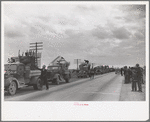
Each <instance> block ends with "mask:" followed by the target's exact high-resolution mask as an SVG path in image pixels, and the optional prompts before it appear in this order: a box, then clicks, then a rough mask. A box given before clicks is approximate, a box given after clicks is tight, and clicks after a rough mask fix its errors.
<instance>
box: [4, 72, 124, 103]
mask: <svg viewBox="0 0 150 122" xmlns="http://www.w3.org/2000/svg"><path fill="white" fill-rule="evenodd" d="M122 82H123V77H121V76H120V75H118V74H115V73H114V72H112V73H107V74H103V75H97V76H95V78H94V79H90V78H80V79H78V80H74V81H73V80H72V82H70V83H61V84H60V85H50V88H49V90H46V89H43V90H42V91H34V90H33V88H32V87H30V88H26V89H24V92H23V90H22V93H17V94H16V95H15V96H7V95H5V97H4V100H5V101H119V98H120V93H121V87H122ZM27 90H28V91H27Z"/></svg>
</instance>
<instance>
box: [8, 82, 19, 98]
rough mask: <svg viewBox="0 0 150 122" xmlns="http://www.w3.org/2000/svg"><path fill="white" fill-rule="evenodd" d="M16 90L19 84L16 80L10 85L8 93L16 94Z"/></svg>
mask: <svg viewBox="0 0 150 122" xmlns="http://www.w3.org/2000/svg"><path fill="white" fill-rule="evenodd" d="M16 91H17V84H16V82H15V81H12V82H11V83H10V85H9V87H8V93H9V94H10V95H14V94H16Z"/></svg>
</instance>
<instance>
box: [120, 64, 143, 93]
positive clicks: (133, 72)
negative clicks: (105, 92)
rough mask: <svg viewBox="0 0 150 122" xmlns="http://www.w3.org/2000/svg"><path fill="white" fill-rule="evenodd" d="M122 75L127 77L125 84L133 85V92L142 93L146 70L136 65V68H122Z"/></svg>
mask: <svg viewBox="0 0 150 122" xmlns="http://www.w3.org/2000/svg"><path fill="white" fill-rule="evenodd" d="M121 75H122V76H123V75H124V77H125V82H124V83H125V84H126V83H132V91H137V86H138V91H139V92H142V83H143V84H144V79H143V75H144V70H143V68H141V67H140V66H139V64H136V66H135V67H129V68H128V67H127V66H125V67H124V68H121Z"/></svg>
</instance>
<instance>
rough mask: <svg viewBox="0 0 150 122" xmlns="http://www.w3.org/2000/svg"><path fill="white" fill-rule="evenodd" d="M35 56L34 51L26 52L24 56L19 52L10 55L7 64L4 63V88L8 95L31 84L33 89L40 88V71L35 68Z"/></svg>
mask: <svg viewBox="0 0 150 122" xmlns="http://www.w3.org/2000/svg"><path fill="white" fill-rule="evenodd" d="M36 58H37V55H36V56H35V53H34V52H32V51H31V52H30V53H29V52H26V53H25V56H24V55H23V54H22V56H20V54H19V55H18V56H17V57H11V58H10V59H9V61H8V63H7V64H4V70H5V71H4V90H5V91H7V92H8V93H9V94H10V95H14V94H16V91H17V90H19V89H20V88H22V87H27V86H33V88H34V89H35V90H38V89H41V88H42V86H41V78H40V74H41V71H39V70H37V69H36V66H35V65H36V61H35V60H36Z"/></svg>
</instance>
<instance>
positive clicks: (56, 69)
mask: <svg viewBox="0 0 150 122" xmlns="http://www.w3.org/2000/svg"><path fill="white" fill-rule="evenodd" d="M69 65H70V63H69V62H67V61H66V60H65V59H64V58H63V57H61V56H58V57H57V58H56V59H55V60H54V61H52V62H51V65H49V66H48V67H47V79H48V81H49V82H52V83H55V84H57V85H59V83H60V82H66V83H69V80H70V78H71V74H70V71H69V70H68V68H69Z"/></svg>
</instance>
